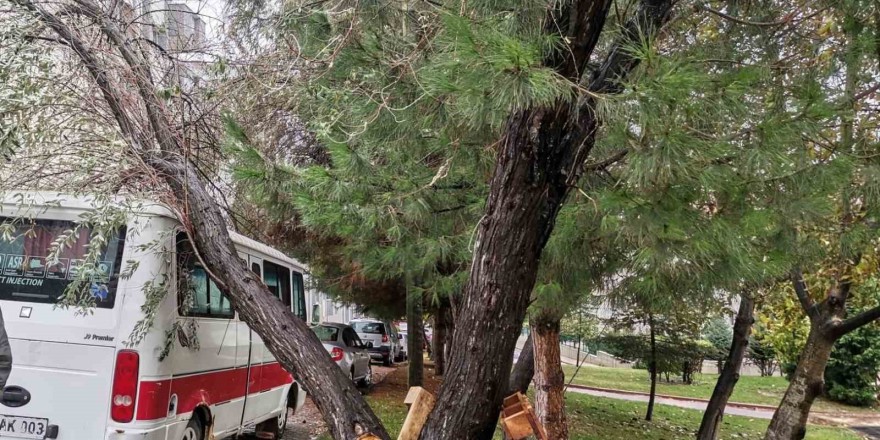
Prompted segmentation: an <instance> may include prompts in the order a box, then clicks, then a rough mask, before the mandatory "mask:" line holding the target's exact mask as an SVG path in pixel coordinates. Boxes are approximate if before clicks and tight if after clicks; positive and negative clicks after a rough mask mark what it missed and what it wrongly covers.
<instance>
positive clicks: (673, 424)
mask: <svg viewBox="0 0 880 440" xmlns="http://www.w3.org/2000/svg"><path fill="white" fill-rule="evenodd" d="M402 370H404V369H400V370H399V371H397V372H395V373H393V374H391V375H390V377H388V378H386V380H385V381H384V382H383V383H381V384H380V385H379V386H377V389H376V390H374V392H373V393H371V394H370V395H368V396H367V400H368V401H369V403H370V406H371V407H372V408H373V410H374V411H375V412H376V414H377V415H378V416H379V418H381V419H382V421H383V422H384V423H385V426H386V427H387V428H388V431H389V434H391V438H396V437H397V435H398V434H399V432H400V428H401V426H402V425H403V420H404V419H405V418H406V406H405V405H404V404H403V398H404V396H405V395H406V389H407V388H406V376H405V374H401V373H402ZM404 373H405V372H404ZM426 376H430V373H427V374H426ZM426 379H427V377H426ZM436 386H437V384H436V383H432V382H431V381H428V383H426V388H428V389H429V390H431V391H432V392H436ZM566 404H567V414H568V417H569V429H570V430H571V435H570V437H571V439H577V440H588V439H597V440H633V439H646V440H661V439H662V440H672V439H692V438H693V437H694V434H695V432H696V429H697V428H698V427H699V425H700V418H701V417H702V413H701V412H700V411H695V410H686V409H679V408H674V407H670V406H665V405H657V406H656V408H655V417H654V421H653V422H645V421H644V420H643V418H644V416H645V404H644V403H640V402H627V401H622V400H615V399H608V398H602V397H593V396H586V395H580V394H569V395H567V397H566ZM768 423H769V420H761V419H750V418H747V417H737V416H727V417H725V418H724V424H723V427H722V430H721V434H720V436H719V439H759V438H761V436H762V434H763V432H764V430H765V429H766V428H767V424H768ZM495 437H496V438H498V439H500V438H501V436H500V434H498V433H496V436H495ZM860 438H861V437H859V436H858V435H856V434H855V433H853V432H852V431H849V430H846V429H841V428H827V427H817V426H811V427H810V428H809V429H808V431H807V439H814V440H819V439H822V440H857V439H860Z"/></svg>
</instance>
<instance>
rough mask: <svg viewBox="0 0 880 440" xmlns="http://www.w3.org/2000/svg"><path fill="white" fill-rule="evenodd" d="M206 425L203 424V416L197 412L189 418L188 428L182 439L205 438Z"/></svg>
mask: <svg viewBox="0 0 880 440" xmlns="http://www.w3.org/2000/svg"><path fill="white" fill-rule="evenodd" d="M204 439H205V427H204V426H202V418H201V417H199V416H198V415H196V414H193V417H192V418H191V419H189V423H187V424H186V429H184V430H183V438H182V439H181V440H204Z"/></svg>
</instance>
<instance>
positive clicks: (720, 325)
mask: <svg viewBox="0 0 880 440" xmlns="http://www.w3.org/2000/svg"><path fill="white" fill-rule="evenodd" d="M702 336H703V339H704V340H706V341H708V342H709V343H710V344H712V348H713V350H712V352H710V353H709V356H708V357H709V358H710V359H714V360H724V359H725V358H727V352H729V351H730V344H731V343H732V342H733V327H732V326H731V325H730V322H729V321H728V320H726V319H724V318H714V319H711V320H709V322H707V323H706V325H704V326H703V331H702Z"/></svg>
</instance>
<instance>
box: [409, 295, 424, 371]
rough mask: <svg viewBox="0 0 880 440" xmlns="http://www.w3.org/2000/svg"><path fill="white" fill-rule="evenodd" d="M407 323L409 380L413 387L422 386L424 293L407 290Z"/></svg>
mask: <svg viewBox="0 0 880 440" xmlns="http://www.w3.org/2000/svg"><path fill="white" fill-rule="evenodd" d="M406 323H407V333H408V334H407V340H406V342H407V349H406V352H407V355H408V356H409V367H408V373H409V375H408V381H407V383H408V384H409V386H411V387H420V386H422V383H423V379H424V372H425V356H424V352H423V351H422V350H423V347H424V340H423V338H424V334H425V325H424V317H423V316H422V295H420V294H417V293H414V292H407V297H406Z"/></svg>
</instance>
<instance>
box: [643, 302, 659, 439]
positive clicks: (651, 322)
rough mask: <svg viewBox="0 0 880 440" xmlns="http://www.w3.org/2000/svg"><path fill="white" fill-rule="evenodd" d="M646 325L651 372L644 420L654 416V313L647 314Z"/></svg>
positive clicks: (655, 382)
mask: <svg viewBox="0 0 880 440" xmlns="http://www.w3.org/2000/svg"><path fill="white" fill-rule="evenodd" d="M648 327H649V331H650V333H651V362H649V363H648V370H649V373H650V374H651V393H650V394H649V397H648V410H647V411H646V412H645V420H647V421H649V422H650V421H651V419H652V418H654V398H655V397H656V395H657V338H656V335H655V333H654V315H648Z"/></svg>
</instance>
